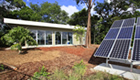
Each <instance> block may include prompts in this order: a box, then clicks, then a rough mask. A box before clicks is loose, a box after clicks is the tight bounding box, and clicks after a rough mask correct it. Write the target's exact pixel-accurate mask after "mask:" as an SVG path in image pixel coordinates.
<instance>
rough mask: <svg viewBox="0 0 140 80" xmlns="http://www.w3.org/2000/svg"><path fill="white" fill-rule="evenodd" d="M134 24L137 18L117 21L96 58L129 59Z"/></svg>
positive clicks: (97, 52)
mask: <svg viewBox="0 0 140 80" xmlns="http://www.w3.org/2000/svg"><path fill="white" fill-rule="evenodd" d="M134 22H135V18H130V19H125V20H119V21H115V22H114V23H113V25H112V26H111V29H110V30H109V31H108V33H107V35H106V37H105V38H104V40H103V42H102V43H101V45H100V47H99V48H98V50H97V51H96V53H95V54H94V56H97V57H105V58H117V59H118V58H119V59H127V57H128V52H129V48H130V44H131V38H132V34H133V27H134Z"/></svg>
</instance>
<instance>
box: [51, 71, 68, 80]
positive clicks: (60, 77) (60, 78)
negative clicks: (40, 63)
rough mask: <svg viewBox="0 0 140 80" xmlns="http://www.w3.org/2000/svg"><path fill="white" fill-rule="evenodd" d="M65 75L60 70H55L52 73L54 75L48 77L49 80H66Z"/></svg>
mask: <svg viewBox="0 0 140 80" xmlns="http://www.w3.org/2000/svg"><path fill="white" fill-rule="evenodd" d="M66 79H67V75H66V74H65V73H64V71H63V70H62V69H60V70H58V69H56V70H55V71H54V74H52V75H51V76H50V80H66Z"/></svg>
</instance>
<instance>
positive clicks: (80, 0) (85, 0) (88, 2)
mask: <svg viewBox="0 0 140 80" xmlns="http://www.w3.org/2000/svg"><path fill="white" fill-rule="evenodd" d="M75 1H76V3H77V4H79V3H81V4H83V3H85V4H86V5H87V7H88V22H87V33H86V42H85V43H86V47H87V48H88V47H89V45H90V44H91V13H90V12H91V8H92V7H93V5H94V2H95V0H94V1H93V2H92V0H75Z"/></svg>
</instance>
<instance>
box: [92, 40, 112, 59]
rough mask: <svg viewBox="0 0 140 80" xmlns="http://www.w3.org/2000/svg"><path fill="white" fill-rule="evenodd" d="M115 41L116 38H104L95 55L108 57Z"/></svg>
mask: <svg viewBox="0 0 140 80" xmlns="http://www.w3.org/2000/svg"><path fill="white" fill-rule="evenodd" d="M113 43H114V40H103V42H102V43H101V45H100V47H99V48H98V50H97V51H96V53H95V54H94V56H99V57H107V56H108V54H109V52H110V50H111V47H112V45H113Z"/></svg>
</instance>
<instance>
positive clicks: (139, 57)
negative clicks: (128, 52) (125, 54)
mask: <svg viewBox="0 0 140 80" xmlns="http://www.w3.org/2000/svg"><path fill="white" fill-rule="evenodd" d="M131 59H132V60H133V61H140V17H138V19H137V26H136V30H135V37H134V44H133V54H132V56H131Z"/></svg>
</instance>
